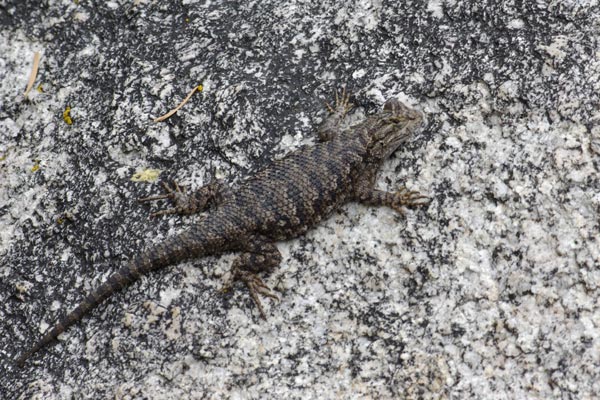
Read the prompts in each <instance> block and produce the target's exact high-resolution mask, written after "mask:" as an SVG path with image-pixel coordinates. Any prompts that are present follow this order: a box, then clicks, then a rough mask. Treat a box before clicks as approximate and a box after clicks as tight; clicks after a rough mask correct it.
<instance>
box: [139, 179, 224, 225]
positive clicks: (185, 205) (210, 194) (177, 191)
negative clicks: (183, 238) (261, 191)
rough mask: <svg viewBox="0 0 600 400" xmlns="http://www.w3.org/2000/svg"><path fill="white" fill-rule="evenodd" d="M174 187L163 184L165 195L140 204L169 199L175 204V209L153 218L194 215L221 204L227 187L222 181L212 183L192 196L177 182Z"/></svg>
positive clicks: (167, 210) (151, 197)
mask: <svg viewBox="0 0 600 400" xmlns="http://www.w3.org/2000/svg"><path fill="white" fill-rule="evenodd" d="M173 186H174V187H173V188H171V186H169V185H168V184H166V183H164V182H163V187H164V188H165V192H166V193H165V194H161V195H158V196H150V197H144V198H140V199H138V201H139V202H140V203H145V202H150V201H156V200H163V199H168V200H170V201H171V202H172V203H173V205H174V207H173V208H169V209H166V210H161V211H157V212H155V213H152V214H150V216H151V217H158V216H160V215H168V214H179V215H192V214H196V213H199V212H202V211H204V210H206V209H207V208H208V207H210V206H212V205H216V204H217V203H219V202H220V200H221V198H222V197H223V196H222V194H223V193H224V192H225V191H226V187H225V185H224V184H223V183H222V182H221V181H214V182H211V183H209V184H208V185H205V186H202V187H201V188H199V189H197V190H196V191H195V192H193V193H191V194H188V193H186V192H185V189H182V188H181V187H180V186H179V185H178V184H177V182H174V183H173Z"/></svg>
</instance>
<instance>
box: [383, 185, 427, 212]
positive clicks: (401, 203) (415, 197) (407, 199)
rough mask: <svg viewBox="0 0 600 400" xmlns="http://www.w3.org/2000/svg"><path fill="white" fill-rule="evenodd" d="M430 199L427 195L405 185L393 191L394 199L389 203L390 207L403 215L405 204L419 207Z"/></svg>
mask: <svg viewBox="0 0 600 400" xmlns="http://www.w3.org/2000/svg"><path fill="white" fill-rule="evenodd" d="M430 201H431V199H430V198H429V197H428V196H425V195H422V194H421V193H419V192H417V191H414V190H408V189H407V188H405V187H402V188H400V190H399V191H397V192H396V193H394V199H393V202H392V204H391V206H392V208H393V209H394V210H396V211H397V212H399V213H400V214H402V215H404V208H403V207H405V206H408V207H419V206H424V205H426V204H428V203H429V202H430Z"/></svg>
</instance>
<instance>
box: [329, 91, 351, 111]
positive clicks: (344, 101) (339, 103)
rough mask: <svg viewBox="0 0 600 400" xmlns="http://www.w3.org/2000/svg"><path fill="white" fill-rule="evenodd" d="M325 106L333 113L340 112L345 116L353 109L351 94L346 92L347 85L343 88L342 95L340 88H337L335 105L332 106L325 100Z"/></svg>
mask: <svg viewBox="0 0 600 400" xmlns="http://www.w3.org/2000/svg"><path fill="white" fill-rule="evenodd" d="M325 107H327V110H328V111H329V112H330V113H332V114H335V113H339V114H340V116H342V117H343V116H344V115H346V114H347V113H348V111H350V110H351V109H352V103H350V95H349V94H348V93H347V92H346V86H344V87H343V88H342V93H341V95H340V94H339V92H338V90H337V89H336V90H335V107H332V106H331V105H330V104H329V103H328V102H325Z"/></svg>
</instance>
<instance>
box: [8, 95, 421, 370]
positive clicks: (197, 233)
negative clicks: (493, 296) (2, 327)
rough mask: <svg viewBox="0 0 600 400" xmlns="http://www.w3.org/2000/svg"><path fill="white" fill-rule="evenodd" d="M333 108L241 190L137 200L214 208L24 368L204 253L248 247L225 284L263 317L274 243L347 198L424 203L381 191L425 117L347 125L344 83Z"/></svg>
mask: <svg viewBox="0 0 600 400" xmlns="http://www.w3.org/2000/svg"><path fill="white" fill-rule="evenodd" d="M327 106H328V108H329V111H330V116H329V117H328V118H327V119H326V120H325V122H324V123H323V125H322V126H321V127H320V129H319V139H320V140H321V142H320V143H317V144H316V145H315V146H312V147H304V148H302V149H299V150H297V151H295V152H292V153H290V154H288V155H287V156H286V157H285V158H283V159H281V160H278V161H275V162H273V163H272V164H271V165H269V166H268V167H266V168H265V169H263V170H262V171H260V172H258V173H257V174H256V175H254V176H253V177H251V178H250V179H248V180H246V181H245V182H243V183H242V184H241V185H240V186H239V187H237V188H232V189H228V188H226V187H225V186H224V185H223V184H221V183H220V182H214V183H211V184H209V185H206V186H204V187H202V188H200V189H198V190H197V191H196V192H195V193H192V194H189V195H188V194H186V193H185V192H183V191H182V190H181V189H180V188H179V186H177V184H175V187H174V188H171V187H170V186H168V185H166V184H165V185H164V186H165V189H166V193H165V194H164V195H159V196H153V197H147V198H144V199H140V201H141V202H148V201H155V200H160V199H168V200H171V201H172V203H173V204H174V208H172V209H168V210H164V211H159V212H156V213H154V214H152V215H153V216H159V215H166V214H179V215H189V214H194V213H198V212H202V211H204V210H206V209H207V208H212V210H211V212H210V213H209V214H207V215H206V217H205V218H204V219H203V220H201V222H199V223H198V224H197V225H196V226H195V227H193V228H192V229H191V230H189V231H186V232H183V233H180V234H178V235H175V236H173V237H170V238H168V239H166V240H165V241H163V242H162V243H158V244H156V245H154V246H153V247H151V248H149V249H147V250H145V251H144V252H142V253H141V254H140V255H139V256H137V257H135V258H133V259H132V260H131V261H130V262H129V264H127V265H126V266H124V267H122V268H121V269H119V270H118V271H117V272H115V273H114V274H113V275H112V276H110V277H109V278H108V279H107V280H106V281H105V282H104V283H103V284H102V285H100V286H99V287H98V288H96V289H95V290H94V291H92V293H90V294H89V295H88V296H86V297H85V299H84V300H83V301H82V302H81V303H80V304H79V305H78V306H77V307H76V308H75V309H74V310H73V311H71V312H70V313H68V314H67V315H66V316H64V317H63V318H61V319H60V320H59V322H58V323H57V324H56V325H55V326H54V327H53V328H51V329H50V330H49V331H48V332H47V333H46V334H45V335H44V336H43V337H42V338H41V339H40V340H39V341H38V342H37V343H36V344H35V345H34V346H33V347H31V348H30V349H29V350H27V351H26V352H24V353H23V354H22V355H21V356H19V358H17V360H16V363H17V365H19V366H23V365H24V363H25V361H26V360H27V359H28V358H29V357H30V356H32V355H33V354H34V353H36V352H37V351H38V350H40V349H41V348H43V347H44V346H46V345H47V344H49V343H51V342H53V341H54V340H55V339H56V338H57V336H58V335H60V334H61V333H62V332H64V331H65V330H66V329H67V328H68V327H70V326H71V325H73V324H75V323H77V322H78V321H80V320H81V319H82V318H83V316H84V315H86V314H87V313H88V312H89V311H90V310H91V309H93V308H94V307H96V306H97V305H98V304H100V303H101V302H103V301H104V300H105V299H106V298H108V297H110V296H111V295H112V294H113V293H115V292H117V291H119V290H121V289H122V288H123V287H125V286H128V285H129V284H131V283H133V282H134V281H136V280H137V279H138V278H139V277H140V276H141V275H143V274H145V273H148V272H150V271H153V270H156V269H159V268H162V267H165V266H168V265H172V264H177V263H179V262H181V261H184V260H188V259H191V258H196V257H201V256H206V255H216V254H222V253H225V252H231V251H235V252H240V253H241V254H240V255H239V256H238V257H237V258H236V259H235V260H234V262H233V265H232V274H231V280H230V281H229V282H227V283H226V285H225V287H226V288H230V287H231V286H232V285H233V283H234V282H235V281H238V280H239V281H242V282H244V283H245V285H246V287H247V288H248V290H249V291H250V295H251V296H252V298H253V299H254V302H255V303H256V305H257V307H258V311H259V313H260V315H261V317H262V318H265V313H264V310H263V307H262V305H261V301H260V299H259V295H262V296H266V297H271V298H274V299H277V296H275V295H274V294H273V293H272V292H271V290H270V289H269V288H268V287H267V286H266V285H265V284H264V283H263V282H262V280H261V279H260V278H259V277H258V276H257V273H258V272H262V271H267V270H270V269H272V268H274V267H276V266H277V265H279V263H280V262H281V254H280V253H279V250H278V249H277V246H276V245H275V242H277V241H280V240H286V239H291V238H294V237H297V236H299V235H301V234H303V233H304V232H306V231H307V230H309V229H311V228H313V227H314V226H315V225H317V224H318V223H319V221H321V220H322V219H323V218H326V217H327V216H329V215H330V214H331V213H332V212H333V211H334V210H336V209H338V208H339V207H340V206H341V205H342V204H344V203H346V202H348V201H357V202H360V203H364V204H370V205H374V206H388V207H391V208H393V209H395V210H397V211H399V212H401V213H402V212H403V207H404V206H418V205H423V204H426V203H427V197H426V196H422V195H420V194H419V193H418V192H411V191H408V190H406V189H405V188H402V189H401V190H400V191H398V192H396V193H388V192H384V191H381V190H377V189H375V188H374V184H375V178H376V174H377V171H378V169H379V167H380V166H381V164H382V163H383V161H384V160H385V159H386V158H387V157H388V156H389V155H390V154H391V153H392V152H393V151H394V150H396V149H397V148H398V146H400V145H401V144H402V143H404V142H406V141H407V140H408V139H409V138H410V137H411V136H412V135H413V133H414V132H415V131H416V130H418V129H419V127H420V125H421V124H422V115H421V114H420V113H419V112H417V111H414V110H412V109H410V108H408V107H406V106H405V105H404V104H402V103H401V102H399V101H398V100H396V99H390V100H388V101H387V102H386V103H385V105H384V109H383V111H382V112H380V113H378V114H376V115H373V116H370V117H368V118H367V119H366V120H365V121H364V122H362V123H360V124H358V125H355V126H352V127H350V128H348V129H342V128H341V126H342V123H343V121H344V118H345V116H346V113H347V112H348V111H349V109H350V107H351V106H350V103H349V100H348V96H347V95H346V92H345V90H344V91H343V92H342V93H341V95H338V93H337V91H336V103H335V106H334V107H331V106H329V105H327Z"/></svg>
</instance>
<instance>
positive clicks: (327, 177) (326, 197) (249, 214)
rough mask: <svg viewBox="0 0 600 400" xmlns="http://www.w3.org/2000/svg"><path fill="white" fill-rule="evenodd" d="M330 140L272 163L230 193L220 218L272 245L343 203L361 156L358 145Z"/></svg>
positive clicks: (363, 151)
mask: <svg viewBox="0 0 600 400" xmlns="http://www.w3.org/2000/svg"><path fill="white" fill-rule="evenodd" d="M344 139H346V138H342V137H340V138H336V139H334V140H332V141H330V142H326V143H318V144H317V145H315V146H312V147H306V148H302V149H300V150H298V151H296V152H294V153H291V154H289V155H288V156H286V157H285V158H283V159H281V160H277V161H274V162H273V163H272V164H271V165H270V166H269V167H268V168H265V169H263V170H262V171H260V172H259V173H257V174H256V175H255V176H254V177H252V178H251V179H249V180H247V181H246V182H244V183H243V184H242V185H241V186H240V187H239V189H237V190H235V191H234V193H233V194H232V196H231V199H228V200H225V202H224V203H223V206H222V210H221V211H220V214H224V215H230V216H237V217H238V218H239V221H238V222H239V224H240V226H243V227H244V228H246V229H247V230H248V231H256V232H258V233H260V234H262V235H264V236H265V237H268V238H270V239H273V240H284V239H290V238H293V237H295V236H297V235H300V234H302V233H304V232H305V231H306V230H308V229H310V228H312V227H313V226H315V225H316V224H317V223H318V222H319V221H321V219H322V218H324V217H326V216H327V215H329V214H330V213H331V212H332V211H333V210H334V209H335V208H337V206H338V205H339V204H341V203H343V202H344V201H345V199H346V198H347V196H348V195H349V193H350V188H351V186H352V182H353V179H352V177H353V175H354V174H353V172H354V170H356V169H357V168H358V167H359V166H360V163H361V161H362V159H363V157H364V155H365V153H366V152H365V149H364V144H362V143H361V142H360V140H356V138H354V140H353V141H352V142H348V141H345V140H344Z"/></svg>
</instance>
